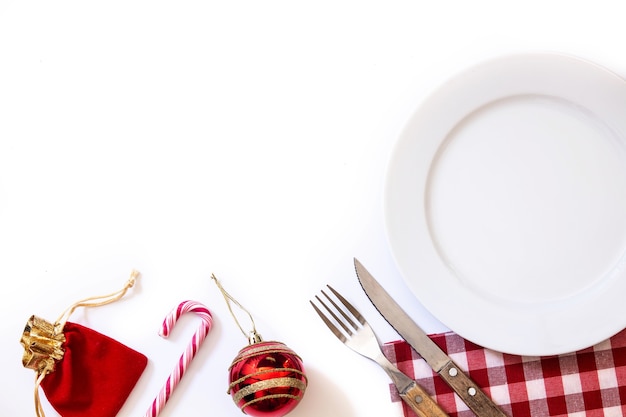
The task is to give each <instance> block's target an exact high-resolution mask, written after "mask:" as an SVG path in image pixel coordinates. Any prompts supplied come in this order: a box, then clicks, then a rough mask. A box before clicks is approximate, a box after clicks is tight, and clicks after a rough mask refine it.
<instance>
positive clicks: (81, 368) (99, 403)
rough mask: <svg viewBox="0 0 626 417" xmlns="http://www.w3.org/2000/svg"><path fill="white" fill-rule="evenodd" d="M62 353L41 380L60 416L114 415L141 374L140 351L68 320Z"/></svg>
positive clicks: (143, 365) (145, 360)
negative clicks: (54, 366)
mask: <svg viewBox="0 0 626 417" xmlns="http://www.w3.org/2000/svg"><path fill="white" fill-rule="evenodd" d="M63 334H64V335H65V339H66V342H65V344H64V345H63V347H64V349H65V354H64V356H63V359H61V360H60V361H59V362H58V363H57V366H56V370H55V371H54V372H52V373H50V374H49V375H48V376H46V378H45V379H44V380H43V381H41V388H42V389H43V391H44V393H45V394H46V398H47V399H48V401H49V402H50V404H51V405H52V406H53V407H54V409H55V410H57V412H58V413H59V414H60V415H62V416H63V417H85V416H89V417H113V416H115V415H116V414H117V413H118V412H119V410H120V408H122V406H123V405H124V402H125V401H126V398H128V396H129V395H130V392H131V391H132V390H133V388H134V387H135V384H136V383H137V381H138V380H139V377H140V376H141V374H142V373H143V371H144V369H145V368H146V365H147V364H148V358H146V356H144V355H143V354H141V353H139V352H136V351H134V350H132V349H131V348H129V347H127V346H125V345H123V344H121V343H120V342H118V341H116V340H114V339H111V338H110V337H108V336H105V335H103V334H101V333H98V332H96V331H94V330H91V329H89V328H87V327H84V326H81V325H80V324H75V323H70V322H67V323H66V324H65V328H64V331H63Z"/></svg>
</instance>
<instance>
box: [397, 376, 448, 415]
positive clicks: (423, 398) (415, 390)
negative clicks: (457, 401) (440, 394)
mask: <svg viewBox="0 0 626 417" xmlns="http://www.w3.org/2000/svg"><path fill="white" fill-rule="evenodd" d="M399 394H400V398H402V400H404V402H405V403H407V404H408V405H409V407H411V409H412V410H413V411H415V414H417V415H418V416H419V417H448V414H446V412H445V411H443V410H442V409H441V407H439V404H437V403H436V402H435V400H433V399H432V398H431V396H430V395H429V394H428V393H427V392H426V391H424V389H423V388H422V387H421V386H419V384H418V383H417V382H415V381H413V383H412V384H411V385H410V386H409V388H407V389H406V390H404V392H400V393H399Z"/></svg>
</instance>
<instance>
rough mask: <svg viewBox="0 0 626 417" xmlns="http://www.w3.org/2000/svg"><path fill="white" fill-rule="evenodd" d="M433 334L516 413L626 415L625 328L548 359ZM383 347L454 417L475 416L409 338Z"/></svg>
mask: <svg viewBox="0 0 626 417" xmlns="http://www.w3.org/2000/svg"><path fill="white" fill-rule="evenodd" d="M430 338H431V339H433V340H434V341H435V343H437V345H439V346H440V347H441V348H442V349H443V350H444V351H445V352H446V353H448V355H449V356H450V357H451V358H452V360H454V362H456V364H457V365H458V366H459V367H460V368H462V369H463V370H465V371H466V372H468V373H469V375H470V377H471V378H472V379H473V380H474V381H476V383H477V384H478V385H479V386H480V387H483V389H484V390H485V392H486V394H487V395H488V396H489V397H491V398H492V399H493V400H494V402H495V403H496V404H498V405H499V406H500V407H501V408H502V410H503V411H504V412H505V413H506V414H507V415H509V416H511V417H530V416H532V417H547V416H552V417H555V416H568V417H596V416H598V417H600V416H626V330H624V331H622V332H620V333H618V334H617V335H615V336H613V337H612V338H610V339H609V340H607V341H604V342H602V343H600V344H598V345H596V346H593V347H591V348H588V349H584V350H581V351H578V352H575V353H570V354H564V355H558V356H549V357H543V356H542V357H531V356H517V355H509V354H502V353H498V352H494V351H492V350H489V349H485V348H483V347H480V346H477V345H475V344H473V343H471V342H468V341H466V340H465V339H463V338H462V337H460V336H459V335H457V334H455V333H444V334H435V335H430ZM383 350H384V352H385V354H386V355H387V357H388V358H389V360H390V361H391V362H393V363H395V364H396V365H397V366H398V368H399V369H400V370H401V371H403V372H404V373H406V374H407V375H409V376H410V377H412V378H415V380H416V381H417V382H418V383H419V384H420V385H421V386H422V387H424V389H425V390H426V391H428V392H429V393H430V394H431V395H433V397H434V399H435V400H436V401H437V402H438V403H439V404H440V405H441V407H442V408H443V409H444V410H445V411H446V412H448V414H449V415H450V416H451V417H471V416H474V413H472V412H471V411H470V410H469V409H468V408H467V406H466V405H465V404H464V403H463V402H462V401H461V400H460V399H459V398H458V397H457V396H456V395H455V394H454V393H453V391H452V390H451V389H450V388H449V387H448V385H446V383H445V382H443V380H442V379H441V378H440V377H439V376H438V375H437V374H435V373H434V372H433V371H432V369H431V368H430V367H429V366H428V364H426V362H425V361H424V360H423V359H422V358H421V357H420V356H419V355H418V354H417V353H415V351H414V350H412V349H411V347H410V346H409V345H408V344H407V343H406V342H405V341H396V342H390V343H386V344H385V345H384V346H383ZM390 391H391V399H392V401H401V400H400V397H399V396H398V392H397V391H396V389H395V387H394V386H393V385H390ZM402 407H403V410H404V415H405V416H406V417H409V416H411V417H414V416H415V413H413V412H412V411H411V410H410V409H409V408H408V407H407V406H406V405H405V404H404V402H402Z"/></svg>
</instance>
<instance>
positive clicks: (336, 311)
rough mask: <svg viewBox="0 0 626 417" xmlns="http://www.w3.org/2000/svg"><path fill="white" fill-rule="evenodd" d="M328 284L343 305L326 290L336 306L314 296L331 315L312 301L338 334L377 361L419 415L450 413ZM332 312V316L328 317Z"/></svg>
mask: <svg viewBox="0 0 626 417" xmlns="http://www.w3.org/2000/svg"><path fill="white" fill-rule="evenodd" d="M327 287H328V289H329V290H330V291H331V292H332V293H333V294H334V296H335V297H336V298H337V300H339V302H340V303H341V304H342V305H343V307H344V308H341V307H340V306H339V305H338V304H337V303H336V302H335V301H334V300H333V299H332V298H331V297H329V296H328V294H326V293H325V292H324V291H323V290H322V294H323V295H324V297H325V298H326V300H327V301H328V302H329V303H330V305H331V306H332V307H333V308H331V307H329V306H328V304H327V303H325V302H324V301H323V300H322V299H321V298H320V297H318V296H317V295H316V296H315V298H316V299H317V302H318V303H319V304H321V305H322V306H323V307H324V310H326V311H327V313H328V315H326V314H325V313H324V312H322V310H321V309H320V308H318V307H317V306H316V305H315V303H314V302H313V301H310V303H311V305H312V306H313V308H314V309H315V311H317V314H319V316H320V317H321V319H322V321H324V323H326V326H328V328H329V329H330V330H331V331H332V332H333V333H334V334H335V336H337V338H338V339H339V340H341V341H342V342H343V343H344V344H345V345H347V346H348V347H349V348H350V349H352V350H354V351H355V352H357V353H359V354H360V355H362V356H365V357H366V358H368V359H371V360H373V361H374V362H376V363H378V364H379V365H380V366H381V367H382V368H383V369H384V370H385V372H386V373H387V375H389V377H390V378H391V380H392V381H393V383H394V385H395V386H396V388H397V390H398V393H399V394H400V397H401V398H402V399H403V400H404V402H406V403H407V404H408V405H409V407H411V409H412V410H413V411H415V413H416V414H417V415H418V416H420V417H427V416H436V417H444V416H448V415H447V414H446V413H445V412H444V411H443V410H442V409H441V408H440V407H439V405H438V404H437V403H436V402H435V401H434V400H433V399H432V398H431V397H430V395H428V393H427V392H426V391H424V389H423V388H422V387H420V386H419V385H418V384H417V382H415V381H414V380H412V379H411V378H409V377H408V376H406V375H405V374H403V373H402V372H401V371H400V370H399V369H398V368H396V367H395V366H394V365H393V364H392V363H391V362H389V360H388V359H387V358H386V357H385V355H384V354H383V352H382V350H381V348H380V345H379V343H378V339H377V338H376V335H375V334H374V331H373V330H372V328H371V327H370V325H369V324H368V323H367V322H366V321H365V319H364V318H363V316H362V315H361V314H360V313H359V312H358V311H357V309H356V308H354V307H353V306H352V304H350V303H349V302H348V301H347V300H346V299H345V298H344V297H343V296H341V294H339V293H338V292H337V291H335V290H334V289H333V288H332V287H331V286H330V285H327ZM329 315H330V317H332V319H331V318H329ZM335 323H337V324H339V326H340V327H341V329H342V330H340V329H339V328H338V327H337V326H336V325H335Z"/></svg>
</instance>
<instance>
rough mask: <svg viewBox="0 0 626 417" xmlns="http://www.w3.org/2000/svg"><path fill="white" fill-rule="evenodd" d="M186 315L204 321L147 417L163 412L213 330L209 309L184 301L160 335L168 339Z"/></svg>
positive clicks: (162, 328)
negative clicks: (192, 315)
mask: <svg viewBox="0 0 626 417" xmlns="http://www.w3.org/2000/svg"><path fill="white" fill-rule="evenodd" d="M185 313H195V314H197V315H198V316H199V317H200V318H201V319H202V322H201V323H200V326H199V327H198V330H197V331H196V332H195V333H194V335H193V337H192V338H191V341H190V342H189V344H188V345H187V348H186V349H185V351H184V352H183V354H182V355H181V357H180V359H179V360H178V365H177V366H176V367H175V368H174V370H173V371H172V373H171V374H170V376H169V377H168V378H167V381H166V382H165V384H164V385H163V388H161V391H160V392H159V395H157V397H156V398H155V399H154V401H153V402H152V406H151V407H150V408H149V409H148V411H146V414H145V417H156V416H157V415H158V414H159V413H160V412H161V410H162V409H163V407H164V406H165V404H166V403H167V400H169V399H170V396H171V395H172V392H173V391H174V389H175V388H176V386H177V385H178V383H179V382H180V379H181V378H182V377H183V375H184V374H185V371H186V370H187V366H189V363H190V362H191V360H192V359H193V358H194V356H196V353H197V352H198V349H199V348H200V345H201V344H202V341H203V340H204V339H205V338H206V335H207V334H208V333H209V330H211V325H212V324H213V317H212V316H211V312H210V311H209V309H208V308H206V307H205V306H204V305H203V304H201V303H198V302H196V301H183V302H182V303H180V304H179V305H178V307H176V308H175V309H173V310H172V311H171V312H170V314H168V315H167V317H165V320H164V321H163V326H162V327H161V331H160V332H159V335H160V336H161V337H168V336H169V334H170V332H171V331H172V328H173V327H174V325H175V324H176V322H177V321H178V319H179V318H180V317H181V316H182V315H183V314H185Z"/></svg>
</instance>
